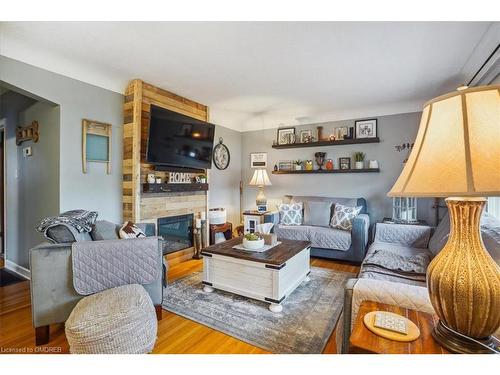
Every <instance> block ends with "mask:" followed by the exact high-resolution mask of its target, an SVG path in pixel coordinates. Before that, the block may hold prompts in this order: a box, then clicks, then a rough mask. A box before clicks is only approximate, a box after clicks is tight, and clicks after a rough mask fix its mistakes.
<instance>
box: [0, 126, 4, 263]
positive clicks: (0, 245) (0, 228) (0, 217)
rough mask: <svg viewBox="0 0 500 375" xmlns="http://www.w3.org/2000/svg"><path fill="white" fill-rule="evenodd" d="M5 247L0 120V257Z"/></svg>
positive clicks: (1, 129) (2, 150) (0, 129)
mask: <svg viewBox="0 0 500 375" xmlns="http://www.w3.org/2000/svg"><path fill="white" fill-rule="evenodd" d="M4 249H5V128H4V126H3V123H2V121H0V258H2V259H3V258H4Z"/></svg>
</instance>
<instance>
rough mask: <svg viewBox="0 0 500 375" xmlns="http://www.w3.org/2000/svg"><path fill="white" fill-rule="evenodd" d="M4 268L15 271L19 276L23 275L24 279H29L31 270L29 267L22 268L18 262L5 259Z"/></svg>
mask: <svg viewBox="0 0 500 375" xmlns="http://www.w3.org/2000/svg"><path fill="white" fill-rule="evenodd" d="M5 268H7V269H8V270H9V271H12V272H14V273H17V274H18V275H19V276H21V277H24V278H25V279H28V280H30V279H31V272H30V270H29V269H27V268H24V267H22V266H20V265H19V264H17V263H14V262H13V261H11V260H8V259H6V260H5Z"/></svg>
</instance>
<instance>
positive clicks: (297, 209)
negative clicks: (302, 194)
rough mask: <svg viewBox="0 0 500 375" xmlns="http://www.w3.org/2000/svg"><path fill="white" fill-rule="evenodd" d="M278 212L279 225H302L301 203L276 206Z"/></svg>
mask: <svg viewBox="0 0 500 375" xmlns="http://www.w3.org/2000/svg"><path fill="white" fill-rule="evenodd" d="M278 210H279V212H280V224H283V225H301V224H302V202H296V203H290V204H287V203H281V204H279V205H278Z"/></svg>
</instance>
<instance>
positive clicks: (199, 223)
mask: <svg viewBox="0 0 500 375" xmlns="http://www.w3.org/2000/svg"><path fill="white" fill-rule="evenodd" d="M195 226H196V228H201V219H196V224H195Z"/></svg>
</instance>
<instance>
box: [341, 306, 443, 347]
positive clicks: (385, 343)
mask: <svg viewBox="0 0 500 375" xmlns="http://www.w3.org/2000/svg"><path fill="white" fill-rule="evenodd" d="M370 311H389V312H392V313H395V314H399V315H403V316H405V317H406V318H408V319H410V320H411V321H412V322H413V323H415V324H416V325H417V327H418V328H419V329H420V336H419V338H418V339H416V340H415V341H412V342H400V341H393V340H389V339H385V338H383V337H380V336H377V335H376V334H374V333H372V332H371V331H370V330H368V328H366V326H365V323H364V322H363V318H364V316H365V315H366V314H367V313H369V312H370ZM437 320H438V318H437V316H436V315H432V314H427V313H424V312H421V311H415V310H411V309H406V308H403V307H398V306H393V305H386V304H384V303H378V302H373V301H363V302H362V303H361V306H360V308H359V312H358V317H357V318H356V322H355V324H354V329H353V330H352V333H351V337H350V338H349V353H351V354H448V353H449V351H448V350H446V349H445V348H444V347H442V346H441V345H439V344H438V343H437V342H436V341H435V340H434V338H433V337H432V330H433V328H434V325H435V324H436V322H437Z"/></svg>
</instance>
